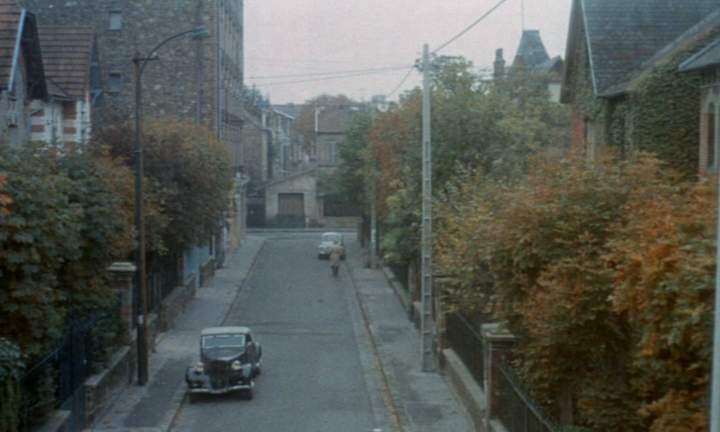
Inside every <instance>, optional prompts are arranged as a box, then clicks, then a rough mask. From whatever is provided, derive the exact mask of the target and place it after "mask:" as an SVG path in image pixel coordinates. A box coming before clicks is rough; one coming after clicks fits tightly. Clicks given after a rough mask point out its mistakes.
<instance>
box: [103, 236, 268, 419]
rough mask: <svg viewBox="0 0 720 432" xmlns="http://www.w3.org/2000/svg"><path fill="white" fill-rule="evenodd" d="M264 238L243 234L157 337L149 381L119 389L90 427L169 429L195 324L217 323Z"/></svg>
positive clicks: (194, 349) (191, 357)
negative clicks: (222, 263) (221, 265)
mask: <svg viewBox="0 0 720 432" xmlns="http://www.w3.org/2000/svg"><path fill="white" fill-rule="evenodd" d="M263 244H264V240H263V239H262V238H260V237H254V236H248V237H247V238H246V239H245V240H243V242H242V245H241V246H240V247H239V248H238V250H237V251H236V252H235V253H234V254H233V255H232V256H231V257H230V258H229V259H228V260H227V262H226V264H225V267H224V268H222V269H219V270H218V271H217V273H216V274H215V277H214V278H213V279H212V280H211V281H210V283H209V286H208V287H205V288H200V289H199V290H198V293H197V296H196V298H195V299H194V300H193V301H192V302H191V303H190V305H189V306H188V307H187V309H186V310H185V312H184V313H183V314H182V315H181V316H180V317H179V318H178V320H177V322H176V323H175V326H174V328H173V329H171V330H169V331H168V332H166V333H163V334H162V335H160V336H159V337H158V341H157V345H156V350H155V352H154V353H153V354H152V355H151V357H150V371H149V374H150V376H149V380H148V382H149V384H148V386H146V387H140V386H136V385H133V386H129V387H127V388H126V389H124V390H123V391H122V392H121V393H120V394H119V395H117V397H116V399H115V401H114V403H113V404H112V405H111V406H110V407H109V408H108V409H107V411H106V412H105V413H104V415H103V416H102V417H101V418H100V420H98V421H97V422H95V425H93V428H92V429H91V430H93V431H103V430H113V431H122V430H133V431H146V432H155V431H157V432H164V431H167V430H168V429H169V427H170V424H171V423H172V421H173V418H174V417H175V415H176V413H177V411H178V409H179V408H180V405H181V404H182V400H183V398H184V396H185V381H184V378H183V377H184V374H185V370H186V368H187V367H188V366H189V365H191V364H192V362H193V361H196V360H197V357H198V337H199V334H200V330H201V329H203V328H205V327H211V326H215V325H219V324H222V322H223V321H224V319H225V316H226V315H227V313H228V312H229V311H230V307H231V305H232V303H233V300H234V299H235V296H236V295H237V292H238V290H239V289H241V288H242V285H243V283H244V281H245V278H246V277H247V275H248V273H249V272H250V269H251V268H252V265H253V264H254V263H255V258H256V257H257V255H258V253H259V252H260V250H261V249H262V246H263Z"/></svg>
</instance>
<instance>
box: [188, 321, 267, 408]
mask: <svg viewBox="0 0 720 432" xmlns="http://www.w3.org/2000/svg"><path fill="white" fill-rule="evenodd" d="M261 358H262V348H261V347H260V344H259V343H257V342H256V341H255V340H254V339H253V336H252V334H251V332H250V329H249V328H247V327H211V328H207V329H205V330H203V331H202V333H201V335H200V362H199V363H198V364H196V365H195V366H191V367H189V368H188V369H187V372H185V381H186V382H187V386H188V392H189V395H188V396H189V399H190V402H193V400H194V398H195V396H196V395H197V394H201V393H205V394H222V393H228V392H232V391H239V390H241V391H244V392H245V394H246V396H247V398H248V399H252V398H253V392H254V388H255V381H254V379H255V377H257V376H258V375H259V374H260V366H261Z"/></svg>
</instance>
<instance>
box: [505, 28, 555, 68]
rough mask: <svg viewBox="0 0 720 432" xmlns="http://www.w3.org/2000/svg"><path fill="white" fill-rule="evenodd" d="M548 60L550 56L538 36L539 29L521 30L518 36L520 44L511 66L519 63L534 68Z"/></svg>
mask: <svg viewBox="0 0 720 432" xmlns="http://www.w3.org/2000/svg"><path fill="white" fill-rule="evenodd" d="M548 60H550V56H549V55H548V53H547V50H546V49H545V45H544V44H543V41H542V38H540V31H539V30H523V34H522V38H520V46H519V47H518V50H517V54H515V60H514V61H513V66H512V67H517V66H519V65H520V64H522V65H523V66H525V67H527V68H528V69H533V70H534V69H535V68H537V67H539V66H540V65H542V64H544V63H546V62H547V61H548Z"/></svg>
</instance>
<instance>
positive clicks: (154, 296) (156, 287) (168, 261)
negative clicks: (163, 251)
mask: <svg viewBox="0 0 720 432" xmlns="http://www.w3.org/2000/svg"><path fill="white" fill-rule="evenodd" d="M147 278H148V281H147V289H148V310H150V311H156V310H158V308H159V307H160V303H162V301H163V300H165V298H166V297H167V296H168V295H170V293H171V292H172V291H173V290H174V289H175V288H176V287H177V286H178V285H180V269H179V265H178V259H177V257H176V256H175V255H168V256H166V257H161V258H157V259H156V260H155V262H153V265H152V266H151V267H150V269H149V271H148V274H147Z"/></svg>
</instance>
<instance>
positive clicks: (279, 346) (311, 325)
mask: <svg viewBox="0 0 720 432" xmlns="http://www.w3.org/2000/svg"><path fill="white" fill-rule="evenodd" d="M266 235H267V236H268V241H267V243H266V244H265V247H264V248H263V250H262V252H261V253H260V255H259V256H258V259H257V262H256V264H255V267H254V269H253V271H252V273H251V275H250V277H249V278H248V279H247V281H246V283H245V285H244V287H243V290H242V291H241V293H240V294H239V296H238V298H237V299H236V302H235V304H234V305H233V308H232V310H231V312H230V314H229V316H228V319H227V322H226V324H227V325H247V326H250V327H251V328H252V329H253V330H254V332H255V335H256V336H255V337H256V339H257V340H258V341H259V342H260V343H261V344H262V347H263V371H262V375H261V376H259V377H258V378H257V381H256V388H255V398H254V399H253V400H244V398H243V395H242V394H238V395H225V396H220V397H217V396H212V397H210V396H208V397H204V398H202V399H200V400H199V401H196V402H194V403H193V404H189V403H188V401H187V400H186V401H185V402H184V405H183V407H182V409H181V411H180V414H179V415H178V417H177V418H176V420H175V422H174V424H173V427H172V430H173V431H183V432H184V431H200V432H213V431H223V432H227V431H254V432H257V431H262V432H355V431H357V432H367V431H374V430H375V431H380V430H383V431H387V429H386V428H385V427H384V424H385V420H384V419H385V418H386V412H385V409H384V406H383V404H382V402H381V400H382V398H381V396H380V395H379V391H378V389H379V388H381V384H380V377H379V374H378V373H377V371H376V369H375V367H374V357H373V355H372V351H371V349H370V347H369V344H368V340H367V334H366V332H365V328H364V326H363V324H362V316H361V315H360V312H359V309H358V307H357V304H356V302H355V299H354V294H353V289H352V285H351V280H350V278H349V275H348V272H347V269H346V268H344V269H342V270H341V274H340V277H339V278H334V277H333V276H332V275H331V272H330V268H329V263H328V261H326V260H323V261H320V260H318V259H317V255H316V246H317V243H318V239H319V234H317V233H305V234H291V233H283V234H274V235H273V234H266ZM348 237H352V235H348V234H346V238H348Z"/></svg>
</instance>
